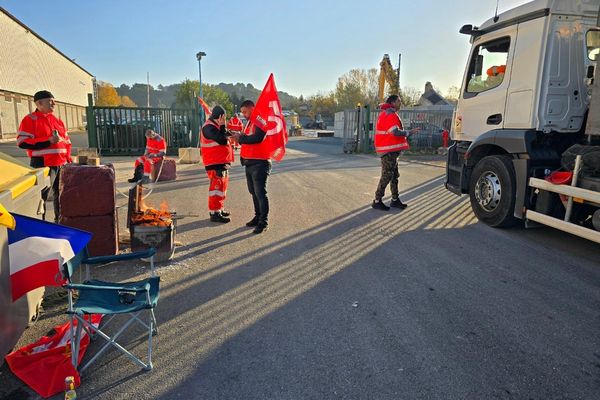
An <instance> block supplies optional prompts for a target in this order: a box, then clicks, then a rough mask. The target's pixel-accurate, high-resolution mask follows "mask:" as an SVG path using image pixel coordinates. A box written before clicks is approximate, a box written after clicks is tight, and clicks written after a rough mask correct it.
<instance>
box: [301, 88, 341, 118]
mask: <svg viewBox="0 0 600 400" xmlns="http://www.w3.org/2000/svg"><path fill="white" fill-rule="evenodd" d="M307 101H308V103H309V106H310V109H309V111H308V116H309V117H311V118H313V119H314V118H316V116H317V115H322V116H330V117H332V116H333V115H334V114H335V112H336V111H337V109H338V105H337V102H336V100H335V94H334V93H333V92H330V93H327V94H320V93H319V94H316V95H314V96H312V97H309V98H308V99H307Z"/></svg>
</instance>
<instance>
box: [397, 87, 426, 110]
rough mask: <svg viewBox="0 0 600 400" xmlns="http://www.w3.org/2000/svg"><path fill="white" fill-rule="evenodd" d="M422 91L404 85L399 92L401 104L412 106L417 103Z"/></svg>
mask: <svg viewBox="0 0 600 400" xmlns="http://www.w3.org/2000/svg"><path fill="white" fill-rule="evenodd" d="M421 95H422V93H421V92H420V91H419V90H418V89H416V88H414V87H404V88H403V89H402V91H401V92H400V100H401V101H402V105H403V106H409V107H410V106H414V105H416V104H418V103H419V99H420V98H421Z"/></svg>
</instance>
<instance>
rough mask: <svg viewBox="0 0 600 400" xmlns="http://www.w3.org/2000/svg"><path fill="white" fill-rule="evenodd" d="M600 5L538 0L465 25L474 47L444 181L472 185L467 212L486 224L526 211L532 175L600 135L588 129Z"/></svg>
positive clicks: (455, 186) (598, 1) (457, 186)
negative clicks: (474, 23) (572, 147)
mask: <svg viewBox="0 0 600 400" xmlns="http://www.w3.org/2000/svg"><path fill="white" fill-rule="evenodd" d="M599 8H600V0H536V1H532V2H530V3H527V4H524V5H522V6H520V7H516V8H514V9H512V10H509V11H507V12H505V13H502V14H500V15H498V16H496V17H494V18H491V19H489V20H488V21H486V22H484V23H483V24H482V25H481V26H479V27H474V26H472V25H465V26H463V27H462V28H461V30H460V32H461V33H464V34H467V35H469V36H470V41H471V45H472V47H471V52H470V55H469V59H468V61H467V65H466V68H465V73H464V77H463V81H462V89H461V95H460V98H459V100H458V105H457V109H456V113H455V120H454V124H453V127H452V130H451V137H452V139H453V140H454V144H453V145H452V146H451V147H450V149H449V154H448V165H447V174H446V187H447V188H448V189H449V190H451V191H453V192H455V193H457V194H463V193H469V195H470V196H471V204H472V207H473V211H474V212H475V214H476V215H477V217H478V218H479V219H480V220H482V221H484V222H486V223H488V224H489V225H492V226H497V227H501V226H508V225H511V224H512V223H514V222H515V220H516V219H518V218H525V213H526V211H527V210H528V209H532V208H533V207H534V206H535V196H534V194H535V193H534V192H535V191H534V190H532V188H531V187H529V185H528V180H529V178H531V177H536V178H539V177H542V176H543V174H544V171H546V172H547V171H548V170H556V169H558V168H559V167H560V161H561V155H562V154H563V152H564V151H565V150H566V149H567V148H569V147H570V146H571V145H573V144H577V143H582V144H583V143H584V142H587V143H586V144H593V142H594V141H597V140H598V138H600V137H598V136H591V135H590V134H589V133H587V134H586V121H587V119H588V114H589V110H590V98H591V93H592V90H591V89H592V85H593V83H594V75H595V73H596V71H595V69H596V59H597V57H598V53H599V51H600V27H599V25H600V22H599V21H598V19H599ZM595 107H596V108H597V109H598V111H599V112H600V104H595ZM536 193H537V192H536Z"/></svg>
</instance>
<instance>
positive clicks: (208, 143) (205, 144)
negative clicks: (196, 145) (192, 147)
mask: <svg viewBox="0 0 600 400" xmlns="http://www.w3.org/2000/svg"><path fill="white" fill-rule="evenodd" d="M204 140H206V142H202V143H200V147H217V146H221V145H220V144H219V143H217V142H215V141H213V140H210V141H209V140H207V139H204ZM225 146H226V145H225Z"/></svg>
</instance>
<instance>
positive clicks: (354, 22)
mask: <svg viewBox="0 0 600 400" xmlns="http://www.w3.org/2000/svg"><path fill="white" fill-rule="evenodd" d="M526 2H527V1H526V0H500V5H499V11H500V12H502V11H504V10H507V9H510V8H513V7H515V6H517V5H520V4H524V3H526ZM0 5H1V6H2V7H3V8H5V9H6V10H7V11H8V12H10V13H11V14H13V15H14V16H15V17H16V18H17V19H19V20H21V22H23V23H24V24H25V25H27V26H29V27H30V28H31V29H32V30H33V31H34V32H36V33H37V34H39V35H40V36H42V37H44V38H45V39H46V40H47V41H49V42H50V43H52V44H53V45H54V46H55V47H57V48H58V49H59V50H61V51H62V52H63V53H65V54H66V55H67V56H69V57H70V58H74V59H76V62H77V63H78V64H80V65H81V66H82V67H83V68H85V69H86V70H88V71H89V72H91V73H92V74H94V75H95V76H96V77H97V78H98V79H99V80H102V81H107V82H110V83H113V84H114V85H116V86H118V85H120V84H121V83H126V84H132V83H135V82H140V83H143V82H145V81H146V72H149V73H150V83H151V84H152V85H153V86H155V87H156V86H157V85H158V84H163V85H169V84H172V83H178V82H181V81H182V80H184V79H185V78H190V79H198V62H197V60H196V56H195V55H196V53H197V52H198V51H200V50H202V51H204V52H206V53H207V56H206V57H205V58H204V59H203V60H202V81H203V82H207V83H211V84H217V83H219V82H226V83H236V82H243V83H252V84H253V85H254V86H256V87H259V88H262V86H263V85H264V83H265V81H266V79H267V77H268V74H269V73H270V72H273V73H274V74H275V79H276V83H277V88H278V89H279V90H282V91H286V92H288V93H290V94H293V95H296V96H299V95H300V94H303V95H304V96H307V95H311V94H315V93H319V92H320V93H326V92H329V91H331V90H333V89H334V88H335V84H336V82H337V78H338V77H339V76H341V75H342V74H344V73H345V72H347V71H349V70H350V69H352V68H364V69H368V68H378V67H379V61H380V60H381V58H382V56H383V54H384V53H388V54H390V57H391V59H392V64H393V65H394V67H396V66H397V63H398V53H402V68H401V86H402V87H406V86H412V87H416V88H419V89H420V88H422V87H423V86H424V84H425V82H426V81H431V82H432V83H433V84H434V86H436V87H437V88H439V89H441V90H442V92H446V90H447V89H448V87H450V86H451V85H457V86H458V85H460V80H461V78H462V74H463V68H464V64H465V60H466V57H467V53H468V50H469V42H468V37H467V36H465V35H461V34H459V33H458V29H459V28H460V27H461V26H462V25H463V24H466V23H472V24H474V25H479V24H481V23H482V22H483V21H485V20H486V19H488V18H490V17H493V15H494V10H495V8H496V0H453V1H450V0H421V1H418V0H412V1H410V0H396V1H392V0H378V1H373V2H370V1H367V0H360V1H359V0H295V1H287V0H254V1H239V0H229V1H218V0H212V1H205V0H145V1H142V0H129V1H125V0H120V1H118V0H95V1H82V0H53V1H40V0H0ZM0 40H1V38H0Z"/></svg>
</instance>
